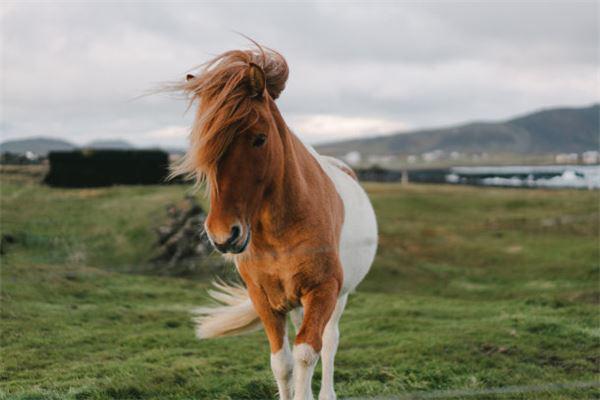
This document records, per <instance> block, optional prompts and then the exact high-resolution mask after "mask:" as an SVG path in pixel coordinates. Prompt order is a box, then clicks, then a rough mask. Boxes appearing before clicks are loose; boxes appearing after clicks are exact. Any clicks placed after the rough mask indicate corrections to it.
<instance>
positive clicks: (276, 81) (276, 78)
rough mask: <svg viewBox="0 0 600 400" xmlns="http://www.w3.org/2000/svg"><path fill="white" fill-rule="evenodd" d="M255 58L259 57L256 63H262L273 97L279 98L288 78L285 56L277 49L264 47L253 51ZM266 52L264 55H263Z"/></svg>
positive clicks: (268, 87) (268, 88) (270, 93)
mask: <svg viewBox="0 0 600 400" xmlns="http://www.w3.org/2000/svg"><path fill="white" fill-rule="evenodd" d="M252 53H253V58H257V61H259V62H255V63H256V64H258V65H260V66H261V67H262V69H263V71H264V73H265V77H266V81H267V90H268V92H269V95H270V96H271V97H272V98H273V99H277V98H278V97H279V96H280V95H281V92H283V89H285V84H286V82H287V79H288V75H289V69H288V65H287V62H286V61H285V58H283V56H282V55H281V54H279V53H278V52H276V51H275V50H271V49H264V48H263V49H262V51H259V52H252ZM263 54H264V57H263Z"/></svg>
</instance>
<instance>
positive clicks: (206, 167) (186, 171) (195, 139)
mask: <svg viewBox="0 0 600 400" xmlns="http://www.w3.org/2000/svg"><path fill="white" fill-rule="evenodd" d="M254 44H255V46H256V48H255V49H252V50H232V51H228V52H225V53H223V54H221V55H219V56H217V57H215V58H214V59H212V60H210V61H208V62H207V63H205V64H203V65H202V66H201V67H200V68H201V69H200V71H199V74H197V75H196V76H191V77H188V78H189V79H188V80H187V81H184V82H181V83H176V84H174V85H173V87H172V89H174V90H177V91H182V92H184V93H185V94H186V95H188V97H189V98H190V106H191V105H192V104H193V103H194V102H195V101H196V100H198V102H199V107H198V111H197V112H196V117H195V119H194V123H193V126H192V129H191V132H190V136H189V141H190V148H189V150H188V152H187V153H186V154H185V155H184V156H183V157H182V158H181V159H180V160H178V162H177V163H176V164H175V165H174V166H173V167H172V169H171V171H172V172H171V177H174V176H178V175H185V176H186V177H187V178H190V179H195V180H196V183H197V184H200V183H202V182H204V181H208V183H209V184H214V183H215V179H216V165H217V161H218V160H219V159H220V158H221V156H222V155H223V154H224V153H225V151H226V150H227V147H228V146H229V144H230V143H231V142H232V141H233V139H234V137H235V136H236V135H237V134H240V133H243V132H244V131H245V130H246V129H247V128H248V127H249V126H251V125H252V124H253V123H254V122H255V121H256V120H257V119H258V116H259V114H258V111H257V106H258V105H259V104H260V103H259V101H258V100H256V99H254V98H252V97H251V96H250V94H249V93H250V91H249V89H248V87H249V85H251V83H252V82H250V81H249V80H250V78H249V77H248V70H249V68H250V66H251V64H255V65H258V66H259V67H260V68H261V69H262V71H263V73H264V77H265V86H266V92H267V93H265V94H264V95H263V97H264V96H270V97H271V98H272V99H276V98H278V97H279V95H280V94H281V92H282V91H283V89H284V88H285V83H286V81H287V77H288V66H287V63H286V61H285V59H284V58H283V56H282V55H281V54H279V53H278V52H276V51H274V50H271V49H268V48H265V47H262V46H260V45H258V44H257V43H254Z"/></svg>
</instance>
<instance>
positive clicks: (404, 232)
mask: <svg viewBox="0 0 600 400" xmlns="http://www.w3.org/2000/svg"><path fill="white" fill-rule="evenodd" d="M1 179H2V181H1V184H2V186H1V200H2V214H1V223H2V233H3V234H10V235H12V236H14V238H15V240H16V243H14V244H10V245H8V246H7V248H6V249H5V250H6V254H4V255H2V256H1V257H2V258H1V263H2V264H1V267H2V268H1V289H2V307H1V313H2V315H1V317H2V321H1V346H2V348H1V357H2V360H1V370H0V398H10V399H13V398H15V399H112V398H123V399H133V398H136V399H137V398H157V399H158V398H160V399H191V398H198V399H229V398H233V399H261V398H274V396H275V394H276V387H275V384H274V381H273V379H272V377H271V372H270V368H269V352H268V345H267V342H266V339H265V337H264V334H263V333H262V332H258V333H255V334H252V335H249V336H243V337H235V338H226V339H220V340H213V341H198V340H196V339H195V337H194V334H193V329H192V324H191V322H190V315H189V310H190V309H191V308H193V307H195V306H198V305H200V304H203V303H205V302H206V299H207V298H206V294H205V288H206V287H207V282H208V279H207V276H208V275H210V274H209V273H207V274H198V275H197V276H195V277H191V278H178V277H170V276H160V275H157V274H149V273H148V268H146V265H147V263H148V259H149V254H151V253H152V244H153V241H154V239H155V238H154V234H153V231H152V229H153V228H155V227H156V226H158V225H159V224H160V222H161V221H162V220H163V219H164V218H165V213H164V206H165V204H166V203H168V202H170V201H176V200H179V199H180V198H181V197H182V196H183V194H184V192H185V188H184V187H182V186H176V185H174V186H150V187H113V188H102V189H85V190H76V189H71V190H62V189H51V188H48V187H45V186H42V185H40V184H38V183H36V175H35V172H34V173H32V174H25V173H22V172H21V173H16V171H12V172H10V173H9V172H6V170H5V171H4V172H3V173H2V175H1ZM366 188H367V190H368V192H369V194H370V196H371V198H372V201H373V203H374V206H375V209H376V212H377V215H378V219H379V224H380V249H379V252H378V256H377V259H376V262H375V264H374V266H373V269H372V271H371V273H370V275H369V276H368V277H367V279H366V281H365V282H364V283H363V284H362V285H361V286H360V287H359V290H358V292H357V293H355V294H354V295H353V296H351V299H350V302H349V306H348V308H347V311H346V313H345V314H344V317H343V318H342V322H341V332H342V336H341V343H340V349H339V353H338V357H337V363H336V366H337V369H336V373H335V377H336V390H337V392H338V396H339V397H341V398H345V397H361V396H365V397H374V396H391V395H395V396H407V395H409V397H407V398H419V397H421V398H423V397H426V396H430V397H429V398H432V397H431V396H438V397H435V398H469V399H472V398H486V399H488V398H489V399H491V398H499V399H500V398H501V399H507V398H511V399H512V398H518V399H530V398H544V399H572V398H598V397H600V386H598V385H597V384H598V379H599V372H600V315H599V308H598V304H599V302H600V290H599V277H600V276H599V257H600V254H599V223H598V221H599V214H598V211H599V210H598V207H599V193H598V192H587V191H566V190H565V191H545V190H510V189H478V188H471V187H453V186H410V185H408V186H400V185H396V184H367V185H366ZM319 377H320V369H319V368H318V369H317V372H316V377H315V378H319ZM319 383H320V382H319V379H315V380H314V385H315V390H316V389H317V388H318V386H319ZM557 384H564V385H565V386H557ZM515 387H518V388H515ZM489 388H508V389H507V391H508V392H507V393H501V392H490V393H488V394H481V393H484V392H485V390H487V389H489ZM445 390H449V391H450V390H461V391H464V392H439V391H445ZM461 393H462V394H461ZM476 393H479V394H478V395H477V394H476ZM494 393H495V394H494Z"/></svg>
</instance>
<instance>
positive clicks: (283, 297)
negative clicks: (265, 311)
mask: <svg viewBox="0 0 600 400" xmlns="http://www.w3.org/2000/svg"><path fill="white" fill-rule="evenodd" d="M244 269H245V271H243V270H244ZM240 272H241V273H242V277H243V278H244V280H250V281H252V283H253V285H254V286H256V287H258V288H259V289H260V291H261V292H262V295H263V296H264V297H265V298H266V299H267V301H268V302H269V305H270V306H271V308H272V309H274V310H278V311H282V312H286V311H289V310H291V309H293V308H296V307H297V306H298V305H299V304H300V298H299V288H298V287H297V282H294V280H293V279H290V278H288V277H287V276H285V275H281V274H272V273H266V272H264V271H260V270H258V268H251V269H246V268H242V269H240ZM247 283H248V282H247Z"/></svg>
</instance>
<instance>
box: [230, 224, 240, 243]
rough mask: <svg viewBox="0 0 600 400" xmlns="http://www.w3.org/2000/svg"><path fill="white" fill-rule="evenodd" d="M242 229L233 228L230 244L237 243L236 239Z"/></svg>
mask: <svg viewBox="0 0 600 400" xmlns="http://www.w3.org/2000/svg"><path fill="white" fill-rule="evenodd" d="M240 232H241V231H240V227H239V226H237V225H236V226H234V227H233V228H231V236H230V237H229V240H228V242H229V243H233V242H235V241H236V239H237V238H238V237H239V236H240Z"/></svg>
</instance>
